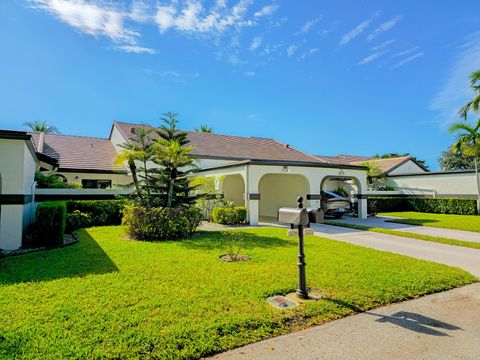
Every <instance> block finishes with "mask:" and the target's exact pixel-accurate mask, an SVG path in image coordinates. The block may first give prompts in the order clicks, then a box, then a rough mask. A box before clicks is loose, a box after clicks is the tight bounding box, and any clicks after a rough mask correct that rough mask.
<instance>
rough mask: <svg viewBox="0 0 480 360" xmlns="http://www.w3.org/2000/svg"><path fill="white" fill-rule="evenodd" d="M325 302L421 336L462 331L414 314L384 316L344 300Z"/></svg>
mask: <svg viewBox="0 0 480 360" xmlns="http://www.w3.org/2000/svg"><path fill="white" fill-rule="evenodd" d="M324 300H327V301H330V302H333V303H335V304H337V305H339V306H342V307H346V308H347V309H350V310H352V311H353V312H355V313H362V312H363V313H364V314H367V315H371V316H374V317H378V319H376V320H375V321H376V322H378V323H390V324H393V325H397V326H400V327H402V328H404V329H407V330H410V331H414V332H417V333H420V334H425V335H432V336H449V335H448V334H447V333H444V332H442V331H439V330H437V329H443V330H462V328H461V327H458V326H456V325H452V324H449V323H446V322H443V321H440V320H436V319H433V318H431V317H428V316H424V315H421V314H418V313H414V312H408V311H398V312H396V313H394V314H391V315H383V314H377V313H374V312H371V311H363V310H362V309H361V308H358V307H357V306H355V305H353V304H351V303H348V302H345V301H343V300H339V299H332V298H325V299H324Z"/></svg>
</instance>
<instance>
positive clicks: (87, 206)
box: [67, 200, 126, 231]
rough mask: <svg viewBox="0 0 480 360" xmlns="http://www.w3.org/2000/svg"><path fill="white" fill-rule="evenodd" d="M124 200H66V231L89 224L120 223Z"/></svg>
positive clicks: (88, 225)
mask: <svg viewBox="0 0 480 360" xmlns="http://www.w3.org/2000/svg"><path fill="white" fill-rule="evenodd" d="M125 204H126V201H125V200H70V201H67V231H72V230H76V229H79V228H85V227H91V226H106V225H120V224H121V223H122V209H123V207H124V206H125Z"/></svg>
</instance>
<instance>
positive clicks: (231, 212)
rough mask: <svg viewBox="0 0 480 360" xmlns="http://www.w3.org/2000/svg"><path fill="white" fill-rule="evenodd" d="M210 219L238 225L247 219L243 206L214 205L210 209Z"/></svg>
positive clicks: (245, 209) (218, 222) (215, 221)
mask: <svg viewBox="0 0 480 360" xmlns="http://www.w3.org/2000/svg"><path fill="white" fill-rule="evenodd" d="M211 216H212V221H213V222H214V223H217V224H224V225H240V224H244V223H245V222H246V220H247V208H246V207H245V206H235V207H215V208H213V210H212V214H211Z"/></svg>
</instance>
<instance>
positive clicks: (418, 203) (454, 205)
mask: <svg viewBox="0 0 480 360" xmlns="http://www.w3.org/2000/svg"><path fill="white" fill-rule="evenodd" d="M372 201H373V202H374V203H375V207H376V209H377V210H378V212H394V211H419V212H425V213H433V214H457V215H475V214H476V200H471V199H431V198H415V197H411V198H388V197H384V198H372V199H369V200H368V203H369V207H370V202H372Z"/></svg>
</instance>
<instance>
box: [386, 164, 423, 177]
mask: <svg viewBox="0 0 480 360" xmlns="http://www.w3.org/2000/svg"><path fill="white" fill-rule="evenodd" d="M421 172H426V171H425V170H424V169H422V168H421V167H420V166H418V165H417V164H416V163H415V162H413V161H412V160H408V161H407V162H406V163H405V164H402V165H400V166H399V167H398V168H396V169H394V170H392V171H391V172H390V173H389V175H396V174H414V173H421Z"/></svg>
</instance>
